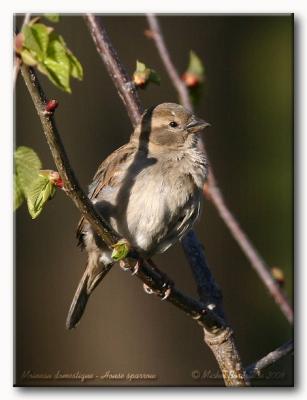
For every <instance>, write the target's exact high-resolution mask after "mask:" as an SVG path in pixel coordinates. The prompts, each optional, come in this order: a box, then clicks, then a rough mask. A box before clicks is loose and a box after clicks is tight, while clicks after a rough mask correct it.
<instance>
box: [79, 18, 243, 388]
mask: <svg viewBox="0 0 307 400" xmlns="http://www.w3.org/2000/svg"><path fill="white" fill-rule="evenodd" d="M85 20H86V23H87V25H88V27H89V31H90V33H91V35H92V38H93V40H94V42H95V44H96V48H97V51H98V53H99V55H100V57H101V58H102V60H103V62H104V63H105V65H106V68H107V70H108V72H109V74H110V76H111V78H112V80H113V82H114V84H115V86H116V88H117V90H118V92H119V94H120V96H121V98H122V100H123V102H124V105H125V107H126V109H127V112H128V115H129V116H130V119H131V122H132V124H133V126H135V125H136V123H137V122H138V121H139V119H140V116H141V115H140V112H141V107H140V102H139V97H138V95H137V93H136V91H135V90H133V91H132V90H128V91H127V90H126V86H125V83H124V82H127V81H128V78H127V75H126V72H125V69H124V67H123V66H122V65H121V63H120V60H119V58H118V55H117V53H116V52H115V50H114V48H113V46H112V43H111V42H110V39H109V37H108V35H107V33H106V30H105V28H104V27H103V25H102V23H101V21H100V18H99V17H98V16H94V15H91V14H88V15H86V16H85ZM110 49H112V50H110ZM123 85H124V87H123ZM183 247H184V251H185V253H186V255H187V256H188V259H189V262H190V265H191V267H192V270H193V272H194V277H195V279H196V281H197V285H198V289H199V291H201V292H202V297H201V298H202V299H203V301H204V304H205V309H206V310H207V311H206V313H207V312H208V310H214V311H217V313H215V312H213V313H212V315H214V318H213V321H212V323H213V325H211V324H210V322H209V321H208V320H207V326H205V325H204V324H203V323H202V313H201V312H200V314H199V315H198V316H196V317H195V316H194V318H196V319H197V320H198V322H199V323H200V325H201V326H202V327H203V329H204V337H205V342H206V343H207V345H208V346H209V347H210V349H211V350H212V352H213V353H214V355H215V357H216V360H217V362H218V364H219V366H220V368H221V371H222V374H223V377H224V381H225V384H226V385H229V386H244V385H248V380H247V379H246V378H245V377H244V373H243V369H242V365H241V361H240V357H239V353H238V351H237V348H236V346H235V342H234V338H233V331H232V330H231V328H230V327H229V326H227V324H226V323H225V321H224V320H223V319H222V317H221V316H223V315H224V313H223V311H222V306H221V294H220V291H219V290H218V288H217V285H216V284H215V281H214V278H213V276H212V274H211V272H210V269H209V267H208V265H207V262H206V259H205V257H204V255H203V252H202V249H201V247H200V244H199V243H198V241H197V239H196V236H195V234H194V233H193V232H191V233H190V234H189V235H187V237H186V239H185V240H184V241H183ZM142 280H143V281H144V279H142ZM149 286H150V285H149ZM174 293H176V291H174V290H172V291H171V295H170V296H169V297H168V300H169V301H171V302H173V303H174V304H175V305H177V301H178V300H179V299H180V295H178V293H176V296H175V299H173V297H172V296H173V294H174ZM173 300H174V301H173ZM206 313H205V314H206ZM210 318H211V316H210V317H209V320H210ZM217 320H218V321H220V322H221V321H222V322H221V324H220V325H219V324H216V322H217ZM208 328H209V329H208Z"/></svg>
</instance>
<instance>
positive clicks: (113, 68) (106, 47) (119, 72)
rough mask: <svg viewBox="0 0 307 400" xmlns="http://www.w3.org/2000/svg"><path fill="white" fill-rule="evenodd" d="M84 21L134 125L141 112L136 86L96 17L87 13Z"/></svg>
mask: <svg viewBox="0 0 307 400" xmlns="http://www.w3.org/2000/svg"><path fill="white" fill-rule="evenodd" d="M85 21H86V23H87V26H88V28H89V30H90V33H91V35H92V38H93V40H94V42H95V44H96V49H97V51H98V53H99V55H100V57H101V58H102V59H103V62H104V64H105V66H106V68H107V71H108V73H109V75H110V77H111V79H112V81H113V83H114V85H115V87H116V89H117V92H118V94H119V96H120V98H121V99H122V101H123V103H124V105H125V107H126V110H127V112H128V115H129V118H130V120H131V122H132V125H133V126H135V125H136V124H137V123H138V121H139V119H140V116H141V114H142V112H143V108H142V106H141V101H140V98H139V95H138V93H137V91H136V87H135V85H134V83H133V82H132V81H131V79H130V77H129V75H128V74H127V72H126V70H125V68H124V66H123V64H122V63H121V62H120V60H119V57H118V55H117V52H116V50H115V49H114V47H113V45H112V43H111V41H110V39H109V37H108V34H107V32H106V30H105V29H104V27H103V26H102V25H100V24H99V21H98V20H97V17H95V16H94V15H91V14H87V16H86V17H85Z"/></svg>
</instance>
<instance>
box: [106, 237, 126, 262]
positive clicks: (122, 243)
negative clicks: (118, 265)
mask: <svg viewBox="0 0 307 400" xmlns="http://www.w3.org/2000/svg"><path fill="white" fill-rule="evenodd" d="M112 247H113V251H112V254H111V257H112V258H113V260H115V261H120V260H123V259H124V258H126V257H127V255H128V253H129V251H130V245H129V243H128V242H127V240H125V239H121V240H119V241H118V242H117V243H115V244H114V245H113V246H112Z"/></svg>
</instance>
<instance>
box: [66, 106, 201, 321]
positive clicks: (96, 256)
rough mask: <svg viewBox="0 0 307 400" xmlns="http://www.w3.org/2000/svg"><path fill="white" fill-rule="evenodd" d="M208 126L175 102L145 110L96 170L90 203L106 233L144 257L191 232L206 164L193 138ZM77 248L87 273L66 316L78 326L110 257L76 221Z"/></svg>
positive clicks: (84, 223) (84, 224)
mask: <svg viewBox="0 0 307 400" xmlns="http://www.w3.org/2000/svg"><path fill="white" fill-rule="evenodd" d="M208 125H209V124H208V123H207V122H205V121H203V120H201V119H198V118H196V117H195V116H194V115H193V114H192V113H191V112H189V111H187V110H186V109H185V108H183V107H182V106H180V105H178V104H174V103H163V104H160V105H158V106H155V107H151V108H150V109H148V110H146V111H145V113H144V114H143V115H142V118H141V121H140V123H139V124H138V126H137V127H136V128H135V130H134V132H133V133H132V135H131V137H130V141H129V142H128V143H127V144H125V145H124V146H122V147H120V148H119V149H117V150H115V151H114V152H113V153H112V154H111V155H109V157H107V159H106V160H105V161H103V163H102V164H101V165H100V167H99V169H98V171H97V172H96V175H95V176H94V179H93V182H92V184H91V185H90V187H89V198H90V199H91V201H92V202H93V204H95V207H96V209H97V210H98V212H99V213H101V215H102V216H103V218H104V219H105V220H106V221H107V222H108V223H109V224H110V225H111V226H112V228H113V229H114V230H115V231H116V232H117V233H118V234H119V236H121V237H123V238H125V239H126V240H127V241H128V242H129V243H130V244H131V246H132V247H133V248H134V249H135V250H137V251H138V252H139V254H140V255H141V256H142V257H144V258H149V257H151V256H153V255H154V254H157V253H163V252H164V251H165V250H167V249H168V248H169V247H170V246H172V245H173V244H174V243H175V242H176V241H177V240H180V239H181V238H182V237H183V236H184V235H185V234H186V233H187V231H188V230H189V229H190V228H191V227H192V225H193V223H194V222H195V220H196V219H197V217H198V216H199V213H200V208H201V199H202V190H203V185H204V182H205V180H206V177H207V173H208V165H207V160H206V156H205V153H204V151H203V147H202V146H201V145H200V142H201V141H200V137H199V136H198V134H199V133H200V132H201V131H202V130H203V129H204V128H205V127H206V126H208ZM77 237H78V239H79V244H80V245H81V246H82V247H85V249H86V251H87V253H88V262H87V267H86V270H85V272H84V275H83V277H82V279H81V281H80V283H79V286H78V288H77V290H76V293H75V296H74V298H73V301H72V304H71V306H70V310H69V313H68V317H67V321H66V327H67V328H68V329H71V328H73V327H75V325H76V324H77V323H78V322H79V320H80V318H81V316H82V314H83V312H84V309H85V306H86V304H87V301H88V298H89V296H90V294H91V293H92V291H93V290H94V289H95V287H96V286H97V285H98V283H99V282H100V281H101V280H102V279H103V277H104V276H105V275H106V273H107V272H108V271H109V270H110V268H111V266H112V264H114V260H113V259H112V258H111V250H110V249H109V248H108V247H107V246H106V245H105V244H104V243H103V242H102V241H101V239H100V238H99V237H98V236H97V235H96V234H95V232H94V231H93V230H92V228H91V226H90V225H89V223H88V222H87V221H86V220H85V219H84V218H82V219H81V221H80V222H79V226H78V229H77Z"/></svg>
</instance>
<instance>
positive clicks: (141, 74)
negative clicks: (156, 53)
mask: <svg viewBox="0 0 307 400" xmlns="http://www.w3.org/2000/svg"><path fill="white" fill-rule="evenodd" d="M133 82H134V83H135V85H136V86H137V87H140V88H145V87H146V86H147V84H148V83H149V82H153V83H156V84H157V85H159V84H160V76H159V75H158V74H157V72H156V71H155V70H153V69H151V68H148V67H147V66H146V65H145V64H144V63H142V62H140V61H137V62H136V70H135V71H134V74H133Z"/></svg>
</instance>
